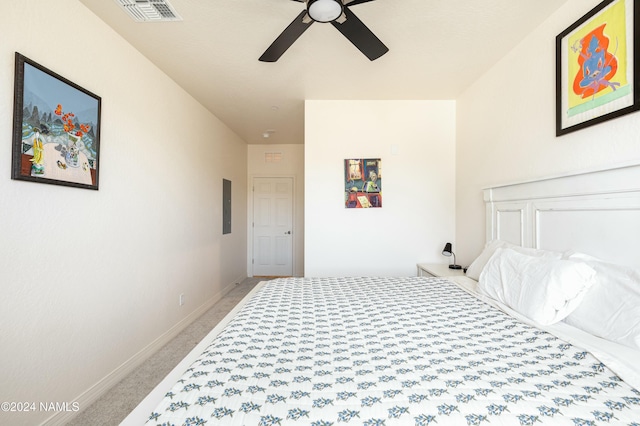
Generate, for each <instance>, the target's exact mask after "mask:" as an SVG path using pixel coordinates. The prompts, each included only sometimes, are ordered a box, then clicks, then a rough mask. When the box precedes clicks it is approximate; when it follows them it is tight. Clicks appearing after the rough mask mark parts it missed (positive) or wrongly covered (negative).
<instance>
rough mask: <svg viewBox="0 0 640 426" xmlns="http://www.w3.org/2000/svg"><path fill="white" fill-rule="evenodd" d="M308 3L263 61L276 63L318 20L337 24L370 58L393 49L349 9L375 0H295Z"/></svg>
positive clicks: (274, 43) (262, 58)
mask: <svg viewBox="0 0 640 426" xmlns="http://www.w3.org/2000/svg"><path fill="white" fill-rule="evenodd" d="M293 1H298V2H301V3H306V6H307V8H306V10H303V11H302V12H301V13H300V14H299V15H298V16H297V17H296V19H294V20H293V22H291V24H289V26H288V27H287V28H285V30H284V31H283V32H282V34H280V35H279V36H278V38H277V39H276V40H275V41H274V42H273V43H272V44H271V46H269V48H268V49H267V50H266V51H265V52H264V53H263V54H262V56H260V61H262V62H275V61H277V60H278V59H279V58H280V56H282V54H283V53H284V52H285V51H286V50H287V49H288V48H289V47H291V45H292V44H293V43H294V42H295V41H296V40H297V39H298V38H299V37H300V36H301V35H302V33H304V32H305V31H306V30H307V28H309V27H310V26H311V24H313V23H314V22H321V23H326V22H330V23H331V25H333V26H334V27H336V28H337V29H338V31H340V32H341V33H342V34H343V35H344V36H345V37H346V38H347V39H348V40H349V41H350V42H351V43H353V45H354V46H356V47H357V48H358V49H360V51H361V52H362V53H364V54H365V56H366V57H367V58H369V59H370V60H372V61H373V60H374V59H378V58H379V57H380V56H382V55H384V54H385V53H387V52H388V51H389V49H388V48H387V46H385V45H384V44H383V43H382V42H381V41H380V39H379V38H378V37H376V36H375V34H373V33H372V32H371V30H370V29H369V28H367V26H366V25H365V24H364V23H362V21H361V20H360V19H358V17H357V16H356V15H355V14H354V13H353V12H352V11H351V10H350V9H349V8H350V7H351V6H355V5H357V4H360V3H366V2H369V1H373V0H293Z"/></svg>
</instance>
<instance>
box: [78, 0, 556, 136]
mask: <svg viewBox="0 0 640 426" xmlns="http://www.w3.org/2000/svg"><path fill="white" fill-rule="evenodd" d="M566 1H567V0H376V1H371V2H368V3H363V4H359V5H356V6H353V7H351V11H352V12H354V13H355V14H356V15H357V16H358V17H359V18H360V20H362V21H363V22H364V23H365V24H366V25H367V26H368V27H369V28H370V29H371V30H372V31H373V32H374V33H375V34H376V35H377V36H378V38H380V39H381V40H382V42H383V43H384V44H385V45H386V46H387V47H388V48H389V52H388V53H387V54H385V55H384V56H382V57H381V58H379V59H377V60H375V61H369V60H368V59H367V58H366V57H365V56H364V55H363V54H362V53H360V51H359V50H357V49H356V48H355V47H354V46H353V45H352V44H351V43H350V42H349V41H348V40H347V39H346V38H344V36H342V34H341V33H340V32H338V31H337V30H336V29H335V28H334V27H333V26H332V25H331V24H321V23H315V24H314V25H312V26H311V27H310V28H309V29H308V30H307V31H306V32H305V33H304V34H303V35H302V36H301V37H300V38H299V39H298V40H297V42H296V43H294V45H293V46H292V47H291V48H289V50H287V51H286V52H285V53H284V55H283V56H282V57H281V58H280V60H279V61H278V62H274V63H265V62H259V61H258V58H259V57H260V55H261V54H262V53H263V52H264V51H265V50H266V48H267V47H268V46H269V45H270V44H271V43H272V42H273V40H274V39H275V38H276V37H277V36H278V35H279V34H280V33H281V32H282V31H283V30H284V29H285V28H286V27H287V25H289V23H290V22H291V21H292V20H293V19H294V18H295V17H296V16H297V15H298V14H299V13H300V12H301V11H302V10H304V7H305V5H304V4H303V3H299V2H297V1H291V0H169V3H170V4H171V5H172V6H173V8H174V9H175V10H176V12H177V13H178V14H179V15H180V16H181V17H182V18H183V20H182V21H180V22H155V23H138V22H135V21H134V20H133V19H131V18H130V17H129V15H128V14H127V13H126V12H125V11H124V10H123V9H122V8H121V7H120V6H119V5H118V4H117V3H116V2H115V1H114V0H80V2H81V3H83V4H84V5H86V6H87V7H88V8H89V9H90V10H91V11H93V12H94V13H95V14H96V15H97V16H99V17H100V18H101V19H102V20H103V21H104V22H106V23H107V24H108V25H110V26H111V27H112V28H113V29H114V30H115V31H117V32H118V33H119V34H120V35H121V36H122V37H124V38H125V39H126V40H127V41H128V42H129V43H131V44H132V45H133V46H134V47H135V48H136V49H138V50H139V51H140V52H142V54H143V55H145V56H146V57H147V58H148V59H149V60H151V61H152V62H153V63H155V64H156V65H157V66H158V67H159V68H160V69H162V70H163V71H164V72H165V73H166V74H168V75H169V76H170V77H171V78H172V79H173V80H174V81H176V82H177V83H178V84H180V85H181V86H182V87H183V88H184V89H185V90H186V91H187V92H189V93H190V94H191V95H192V96H193V97H194V98H196V99H197V100H198V101H199V102H201V103H202V104H203V105H204V106H205V107H206V108H207V109H209V110H210V111H211V112H212V113H213V114H214V115H215V116H217V117H218V118H219V119H220V120H222V121H223V122H224V123H225V124H226V125H227V126H229V127H230V128H231V129H232V130H233V131H235V132H236V133H237V134H238V135H239V136H240V137H241V138H242V139H244V140H245V141H246V142H247V143H249V144H260V143H283V144H299V143H304V100H305V99H314V100H318V99H333V100H373V99H398V100H400V99H401V100H408V99H429V100H435V99H455V98H456V97H457V96H458V95H459V94H460V93H461V92H462V91H463V90H464V89H465V88H467V87H468V86H469V85H470V84H471V83H473V82H474V81H475V80H476V79H477V78H478V77H479V76H480V75H482V74H484V73H485V72H486V71H487V70H488V69H489V68H490V67H491V66H492V64H493V63H495V61H497V60H499V59H500V58H501V57H503V56H504V55H505V54H506V53H507V52H508V51H509V50H510V49H512V48H513V47H515V46H516V45H517V44H518V43H519V42H520V41H521V40H522V39H523V38H524V37H525V36H526V35H527V34H528V33H529V32H530V31H532V30H533V29H534V28H536V27H537V26H538V25H539V24H540V23H542V22H543V21H544V20H545V19H546V18H547V17H548V16H550V15H551V14H552V13H553V12H554V11H556V10H557V9H558V8H559V7H560V6H562V5H563V4H564V3H565V2H566ZM552 45H553V44H552V43H550V46H552ZM553 54H554V53H553V51H549V55H553ZM505 90H508V89H507V88H505ZM265 132H270V133H271V136H270V137H269V138H264V137H263V133H265Z"/></svg>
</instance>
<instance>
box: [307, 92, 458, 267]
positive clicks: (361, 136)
mask: <svg viewBox="0 0 640 426" xmlns="http://www.w3.org/2000/svg"><path fill="white" fill-rule="evenodd" d="M304 146H305V276H343V275H347V276H354V275H356V276H357V275H364V276H374V275H380V276H391V275H405V276H406V275H415V274H416V263H418V262H442V263H447V261H448V259H447V258H445V257H443V256H442V255H441V252H442V248H443V246H444V244H445V242H447V241H451V242H454V243H455V218H454V212H455V194H454V191H455V102H453V101H306V103H305V145H304ZM347 158H381V159H382V169H383V175H382V208H373V209H346V208H345V205H344V188H345V181H344V160H345V159H347ZM454 249H455V246H454Z"/></svg>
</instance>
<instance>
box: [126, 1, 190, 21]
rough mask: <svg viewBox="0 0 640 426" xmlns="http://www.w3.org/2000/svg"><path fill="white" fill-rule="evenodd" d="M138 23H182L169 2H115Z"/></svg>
mask: <svg viewBox="0 0 640 426" xmlns="http://www.w3.org/2000/svg"><path fill="white" fill-rule="evenodd" d="M115 2H116V3H118V4H119V5H120V7H122V8H123V9H124V10H126V11H127V13H128V14H129V16H131V17H132V18H133V20H134V21H136V22H166V21H182V18H181V17H180V15H178V14H177V13H176V11H175V10H174V8H173V7H172V6H171V5H170V4H169V2H168V1H167V0H115Z"/></svg>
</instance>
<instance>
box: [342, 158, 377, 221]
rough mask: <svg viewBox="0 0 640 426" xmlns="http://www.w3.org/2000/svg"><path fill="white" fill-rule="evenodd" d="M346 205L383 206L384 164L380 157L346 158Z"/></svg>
mask: <svg viewBox="0 0 640 426" xmlns="http://www.w3.org/2000/svg"><path fill="white" fill-rule="evenodd" d="M344 176H345V185H344V206H345V208H347V209H362V208H371V207H382V164H381V161H380V159H379V158H365V159H362V158H355V159H347V160H344Z"/></svg>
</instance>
